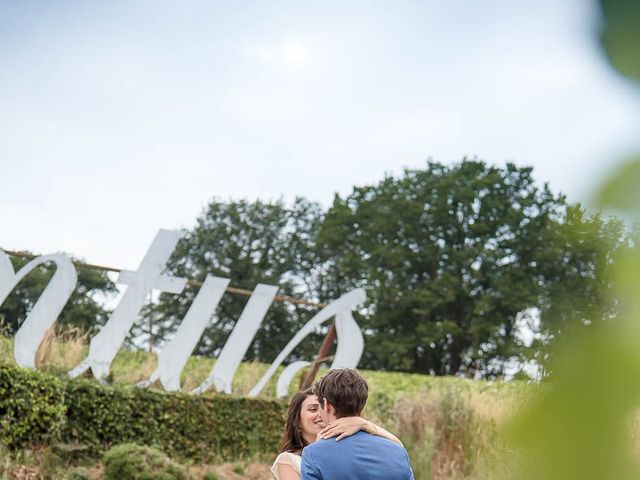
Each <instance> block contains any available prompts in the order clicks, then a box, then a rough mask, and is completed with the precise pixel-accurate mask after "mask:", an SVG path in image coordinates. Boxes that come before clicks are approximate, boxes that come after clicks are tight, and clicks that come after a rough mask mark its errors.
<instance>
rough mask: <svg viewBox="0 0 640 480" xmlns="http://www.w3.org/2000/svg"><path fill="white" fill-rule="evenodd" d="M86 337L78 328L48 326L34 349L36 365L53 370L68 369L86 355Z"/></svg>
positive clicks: (86, 334)
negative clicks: (60, 328)
mask: <svg viewBox="0 0 640 480" xmlns="http://www.w3.org/2000/svg"><path fill="white" fill-rule="evenodd" d="M88 337H89V335H88V333H87V332H85V331H83V330H81V329H79V328H69V329H65V330H59V329H56V328H55V327H52V328H50V329H49V330H47V332H46V333H45V336H44V339H43V340H42V343H40V346H39V347H38V350H37V351H36V367H37V368H39V369H44V370H49V371H54V372H60V371H67V370H70V369H71V368H73V367H74V366H76V365H77V364H78V363H80V361H81V360H82V359H83V358H84V357H85V356H86V354H87V343H88Z"/></svg>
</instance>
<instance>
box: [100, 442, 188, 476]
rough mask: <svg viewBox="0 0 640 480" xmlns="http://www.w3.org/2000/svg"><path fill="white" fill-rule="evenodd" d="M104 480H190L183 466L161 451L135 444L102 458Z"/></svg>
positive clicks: (111, 452)
mask: <svg viewBox="0 0 640 480" xmlns="http://www.w3.org/2000/svg"><path fill="white" fill-rule="evenodd" d="M102 463H103V465H104V480H122V479H125V478H126V479H131V480H189V479H191V478H192V477H191V476H190V475H189V473H188V472H187V470H186V468H185V467H183V466H182V465H180V464H178V463H176V462H174V461H172V460H171V459H170V458H169V457H168V456H166V455H165V454H164V453H162V452H161V451H160V450H157V449H155V448H151V447H144V446H140V445H135V444H123V445H118V446H116V447H113V448H111V449H110V450H109V451H107V453H105V454H104V457H103V458H102Z"/></svg>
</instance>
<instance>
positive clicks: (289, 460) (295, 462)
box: [271, 452, 302, 480]
mask: <svg viewBox="0 0 640 480" xmlns="http://www.w3.org/2000/svg"><path fill="white" fill-rule="evenodd" d="M301 462H302V457H300V455H296V454H295V453H290V452H282V453H281V454H280V455H278V456H277V457H276V461H275V462H273V465H272V466H271V473H273V476H274V477H275V479H276V480H280V475H279V473H278V465H291V466H292V467H293V469H294V470H295V471H296V472H298V475H300V463H301Z"/></svg>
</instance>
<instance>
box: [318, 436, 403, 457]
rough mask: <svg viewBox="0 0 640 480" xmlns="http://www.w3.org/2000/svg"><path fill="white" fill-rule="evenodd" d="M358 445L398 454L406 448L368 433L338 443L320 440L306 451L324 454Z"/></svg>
mask: <svg viewBox="0 0 640 480" xmlns="http://www.w3.org/2000/svg"><path fill="white" fill-rule="evenodd" d="M356 445H370V446H372V447H376V446H377V447H381V448H385V449H387V448H389V449H391V450H398V452H402V451H404V447H402V446H400V445H398V444H396V443H394V442H392V441H390V440H387V439H386V438H382V437H379V436H376V435H370V434H368V433H366V432H357V433H355V434H354V435H351V436H349V437H345V438H343V439H342V440H339V441H336V439H335V438H328V439H326V440H318V441H316V442H313V443H312V444H310V445H307V446H306V447H305V450H307V449H309V450H310V452H312V453H314V454H315V453H318V454H320V453H324V452H331V451H335V450H340V449H344V448H349V447H354V446H356Z"/></svg>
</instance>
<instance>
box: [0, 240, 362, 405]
mask: <svg viewBox="0 0 640 480" xmlns="http://www.w3.org/2000/svg"><path fill="white" fill-rule="evenodd" d="M178 240H179V233H178V232H176V231H171V230H160V231H159V232H158V234H157V235H156V238H155V239H154V240H153V242H152V244H151V246H150V247H149V250H148V251H147V253H146V255H145V256H144V258H143V260H142V262H141V264H140V267H139V268H138V270H136V271H135V272H129V271H122V272H120V276H119V277H118V283H121V284H124V285H126V286H127V289H126V291H125V293H124V295H123V296H122V299H121V300H120V303H119V304H118V306H117V307H116V308H115V310H114V311H113V313H112V314H111V316H110V317H109V320H108V321H107V323H106V324H105V325H104V327H102V329H101V330H100V332H99V333H98V334H97V335H96V336H94V337H93V338H92V339H91V342H90V344H89V353H88V355H87V357H86V358H85V359H84V360H83V361H82V362H81V363H80V364H79V365H78V366H77V367H75V368H74V369H72V370H71V371H70V372H69V376H71V377H76V376H78V375H80V374H82V373H83V372H85V371H87V370H88V369H91V371H92V373H93V375H94V377H95V378H97V379H98V380H103V379H104V378H105V377H106V376H107V375H108V374H109V369H110V367H111V363H112V362H113V359H114V358H115V356H116V353H117V352H118V350H119V349H120V348H121V347H122V344H123V342H124V340H125V339H126V337H127V335H128V333H129V331H130V329H131V327H132V326H133V323H134V322H135V320H136V318H137V316H138V315H139V313H140V309H141V308H142V307H143V305H144V302H145V299H146V298H147V297H148V295H149V293H150V292H151V291H152V290H161V291H163V292H169V293H174V294H179V293H181V292H182V290H183V289H184V287H185V285H186V284H187V279H186V278H178V277H171V276H168V275H165V274H163V271H164V269H165V266H166V262H167V260H168V259H169V257H170V256H171V253H172V252H173V249H174V248H175V246H176V244H177V242H178ZM43 263H54V264H55V266H56V272H55V274H54V275H53V277H52V278H51V281H50V282H49V284H48V285H47V287H46V288H45V290H44V292H43V293H42V294H41V295H40V298H38V301H37V302H36V304H35V305H34V307H33V309H32V310H31V312H29V315H28V316H27V318H26V319H25V321H24V323H23V324H22V325H21V326H20V329H19V330H18V332H17V333H16V336H15V341H14V356H15V359H16V363H17V364H18V365H19V366H21V367H26V368H35V357H36V351H37V349H38V346H39V345H40V343H41V342H42V339H43V337H44V335H45V332H46V331H47V329H49V328H50V327H51V326H52V325H53V324H54V323H55V321H56V319H57V317H58V315H59V314H60V312H61V311H62V308H63V307H64V305H65V304H66V303H67V301H68V300H69V297H70V296H71V293H72V292H73V290H74V288H75V286H76V283H77V274H76V271H75V268H74V266H73V264H72V263H71V260H69V258H67V257H66V256H64V255H59V254H58V255H43V256H41V257H38V258H36V259H34V260H32V261H31V262H29V263H28V264H27V265H25V266H24V267H23V268H22V269H21V270H20V271H19V272H17V273H15V272H14V269H13V266H12V264H11V261H10V260H9V258H8V257H7V255H6V254H5V253H4V252H3V251H2V250H1V249H0V306H1V305H2V304H3V303H4V301H5V300H6V298H7V296H8V295H9V294H10V293H11V291H12V290H13V289H14V288H15V287H16V285H17V284H18V283H19V282H20V281H21V280H22V279H23V278H24V277H25V276H26V275H27V274H28V273H29V272H30V271H31V270H33V269H34V268H35V267H37V266H38V265H42V264H43ZM228 285H229V279H226V278H219V277H214V276H211V275H208V276H207V278H206V279H205V281H204V283H203V285H202V287H201V288H200V290H199V291H198V294H197V295H196V298H195V299H194V301H193V303H192V305H191V307H190V309H189V311H188V312H187V314H186V315H185V317H184V319H183V321H182V323H181V324H180V326H179V327H178V330H177V332H176V334H175V336H174V337H173V338H172V339H171V341H169V342H168V343H167V344H166V345H165V346H164V348H163V349H162V350H160V351H159V352H158V367H157V369H156V370H155V371H154V372H153V373H152V374H151V375H150V377H149V378H148V379H147V380H145V381H143V382H140V383H139V384H138V385H140V386H147V385H150V384H151V383H153V382H155V381H157V380H160V383H161V384H162V386H163V387H164V388H165V390H167V391H175V390H180V388H181V386H180V374H181V372H182V370H183V368H184V366H185V364H186V362H187V360H188V358H189V356H190V355H191V354H192V353H193V350H194V349H195V347H196V345H197V343H198V340H199V339H200V337H201V336H202V333H203V331H204V329H205V328H206V327H207V325H208V323H209V322H210V321H211V317H212V315H213V313H214V311H215V309H216V307H217V306H218V303H219V302H220V299H221V298H222V295H223V294H224V292H225V289H226V288H227V286H228ZM277 290H278V287H277V286H272V285H262V284H258V285H257V286H256V288H255V289H254V291H253V293H252V295H251V298H250V299H249V301H248V302H247V305H246V307H245V309H244V311H243V312H242V314H241V315H240V318H239V319H238V322H237V323H236V325H235V327H234V329H233V331H232V332H231V334H230V335H229V338H228V340H227V342H226V343H225V345H224V347H223V348H222V351H221V352H220V355H219V357H218V359H217V361H216V363H215V365H214V367H213V369H212V370H211V373H210V374H209V376H208V377H207V378H206V379H205V380H204V381H203V382H202V384H201V385H200V386H199V387H198V388H196V389H195V390H193V392H192V393H201V392H204V391H206V390H207V389H209V388H211V387H212V386H215V388H216V390H217V391H219V392H226V393H231V383H232V380H233V376H234V375H235V372H236V370H237V368H238V366H239V365H240V362H241V360H242V358H243V357H244V355H245V353H246V352H247V349H248V348H249V346H250V344H251V341H252V340H253V338H254V337H255V335H256V333H257V331H258V329H259V328H260V324H261V323H262V321H263V319H264V317H265V315H266V314H267V310H268V309H269V306H270V305H271V303H272V302H273V299H274V297H275V295H276V292H277ZM364 300H365V293H364V290H362V289H356V290H352V291H351V292H348V293H347V294H345V295H343V296H341V297H340V298H339V299H337V300H335V301H333V302H331V303H330V304H329V305H327V306H326V307H325V308H323V309H322V310H321V311H320V312H318V313H317V314H316V315H315V316H314V317H313V318H312V319H311V320H309V322H307V324H306V325H305V326H304V327H303V328H302V329H301V330H300V331H299V332H297V333H296V334H295V335H294V337H293V338H292V339H291V341H290V342H289V343H288V344H287V345H286V346H285V347H284V349H283V350H282V352H281V353H280V354H279V355H278V356H277V358H276V359H275V360H274V362H273V363H272V364H271V366H270V367H269V369H268V370H267V372H266V373H265V374H264V376H263V377H262V378H261V379H260V381H259V382H258V383H257V385H256V386H255V387H254V388H253V389H252V390H251V392H250V393H249V395H250V396H256V395H258V394H259V393H260V392H261V391H262V389H263V388H264V387H265V385H266V384H267V382H268V381H269V379H270V378H271V377H272V376H273V374H274V373H275V371H276V369H277V368H278V367H279V366H280V365H281V364H282V362H283V361H284V360H285V359H286V357H287V356H288V355H289V354H290V353H291V352H292V351H293V349H294V348H295V347H296V346H297V345H298V344H299V343H300V342H301V341H302V340H303V339H304V338H305V337H307V336H308V335H309V334H310V333H312V332H313V331H314V330H315V329H316V328H317V327H318V326H319V325H321V324H322V323H324V322H326V321H327V320H329V319H330V318H332V317H335V319H336V331H337V338H338V340H337V341H338V346H337V350H336V355H335V357H334V360H333V363H332V365H331V366H332V368H338V367H351V368H355V367H356V366H357V365H358V362H359V361H360V358H361V357H362V352H363V350H364V340H363V337H362V332H361V330H360V328H359V327H358V324H357V323H356V321H355V320H354V318H353V316H352V314H351V312H352V311H353V310H354V309H355V308H356V307H357V306H358V305H359V304H361V303H362V302H363V301H364ZM214 321H215V318H214ZM308 364H309V363H308V362H303V361H299V362H294V363H293V364H291V365H289V366H288V367H287V368H285V369H284V371H283V372H282V374H281V375H280V378H279V379H278V382H277V395H278V397H283V396H286V395H287V391H288V387H289V383H290V382H291V380H292V379H293V377H294V375H295V374H296V373H297V372H298V371H299V370H300V369H301V368H304V367H305V366H307V365H308Z"/></svg>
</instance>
